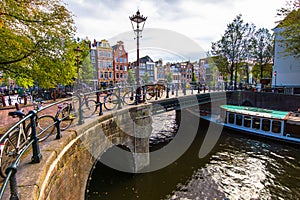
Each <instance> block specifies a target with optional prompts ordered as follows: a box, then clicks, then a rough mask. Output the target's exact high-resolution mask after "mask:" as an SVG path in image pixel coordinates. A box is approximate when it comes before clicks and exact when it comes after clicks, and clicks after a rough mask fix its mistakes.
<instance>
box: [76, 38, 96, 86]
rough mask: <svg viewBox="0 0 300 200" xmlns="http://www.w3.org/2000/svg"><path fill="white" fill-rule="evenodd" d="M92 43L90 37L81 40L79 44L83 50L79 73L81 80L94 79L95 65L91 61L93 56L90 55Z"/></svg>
mask: <svg viewBox="0 0 300 200" xmlns="http://www.w3.org/2000/svg"><path fill="white" fill-rule="evenodd" d="M90 44H91V41H89V40H88V39H83V40H81V41H80V42H79V43H78V45H79V46H80V49H81V50H82V55H81V58H82V62H81V67H80V69H81V70H80V71H79V73H80V74H79V75H80V78H81V80H83V82H89V81H91V80H92V79H94V71H95V69H94V67H93V65H92V62H91V57H90Z"/></svg>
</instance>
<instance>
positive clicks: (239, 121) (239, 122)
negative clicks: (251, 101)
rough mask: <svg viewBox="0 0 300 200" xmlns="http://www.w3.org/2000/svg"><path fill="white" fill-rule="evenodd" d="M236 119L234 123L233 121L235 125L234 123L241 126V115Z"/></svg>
mask: <svg viewBox="0 0 300 200" xmlns="http://www.w3.org/2000/svg"><path fill="white" fill-rule="evenodd" d="M235 117H236V119H235V120H236V121H235V123H236V125H239V126H242V123H243V121H242V120H243V116H242V115H236V116H235Z"/></svg>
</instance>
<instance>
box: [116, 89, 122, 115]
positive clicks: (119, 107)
mask: <svg viewBox="0 0 300 200" xmlns="http://www.w3.org/2000/svg"><path fill="white" fill-rule="evenodd" d="M117 88H118V89H117V90H118V109H119V110H120V109H122V97H121V88H120V87H119V85H118V86H117Z"/></svg>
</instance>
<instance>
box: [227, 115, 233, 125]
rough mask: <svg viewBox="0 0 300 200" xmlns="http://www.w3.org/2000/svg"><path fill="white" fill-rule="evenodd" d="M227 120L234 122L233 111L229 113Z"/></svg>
mask: <svg viewBox="0 0 300 200" xmlns="http://www.w3.org/2000/svg"><path fill="white" fill-rule="evenodd" d="M228 122H229V123H230V124H234V114H233V113H229V119H228Z"/></svg>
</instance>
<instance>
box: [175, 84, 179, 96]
mask: <svg viewBox="0 0 300 200" xmlns="http://www.w3.org/2000/svg"><path fill="white" fill-rule="evenodd" d="M178 86H179V85H177V86H176V88H175V89H176V97H178Z"/></svg>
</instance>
